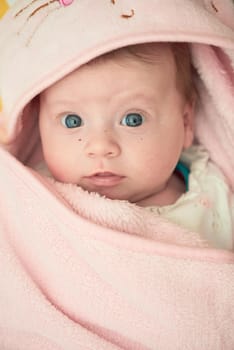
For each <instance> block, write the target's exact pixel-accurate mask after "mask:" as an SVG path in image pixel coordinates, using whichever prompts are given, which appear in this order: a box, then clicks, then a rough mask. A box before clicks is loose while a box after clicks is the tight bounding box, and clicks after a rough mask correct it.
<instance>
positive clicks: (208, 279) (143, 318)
mask: <svg viewBox="0 0 234 350" xmlns="http://www.w3.org/2000/svg"><path fill="white" fill-rule="evenodd" d="M233 28H234V5H233V2H232V0H214V1H206V0H204V1H203V0H193V1H192V0H176V1H174V0H173V1H172V0H164V1H162V0H146V1H142V0H134V1H133V0H115V1H109V0H96V1H93V0H74V2H73V3H72V4H71V5H69V6H62V5H61V4H60V3H59V1H53V0H51V1H43V0H34V1H32V0H20V1H18V2H17V4H16V5H15V6H13V7H12V9H11V10H10V11H9V13H8V14H7V15H6V16H5V17H4V19H3V20H2V21H1V22H0V139H1V142H2V147H1V148H0V174H1V181H0V194H1V195H0V349H1V350H16V349H17V350H18V349H19V350H37V349H38V350H39V349H40V350H41V349H43V350H44V349H45V350H50V349H53V350H77V349H87V350H88V349H89V350H90V349H95V350H98V349H102V350H103V349H108V350H112V349H134V350H138V349H139V350H141V349H157V350H158V349H159V350H177V349H178V350H184V349H192V350H221V349H222V350H233V349H234V331H233V329H234V326H233V325H234V301H233V299H234V253H233V252H229V251H225V250H216V249H213V248H212V247H211V246H209V243H208V242H205V241H203V240H202V238H201V237H199V236H198V235H197V234H196V233H194V232H188V231H186V230H183V229H182V228H179V227H177V226H175V225H173V224H171V223H169V222H167V221H165V220H163V219H161V218H156V217H154V216H153V215H152V214H151V213H147V212H145V211H144V210H143V209H141V208H138V207H136V206H135V205H133V204H129V203H127V202H124V201H123V202H120V201H112V200H108V199H105V198H102V197H99V196H98V195H95V194H89V193H87V192H85V191H83V190H82V189H79V188H77V187H74V186H72V185H66V184H59V183H55V182H54V181H53V180H49V181H48V180H46V179H45V178H44V177H42V176H41V175H38V174H37V173H36V172H35V171H33V170H31V169H30V167H31V166H33V164H35V163H36V162H37V161H38V160H40V159H41V152H40V140H39V137H38V128H37V108H36V107H37V103H36V100H35V99H34V97H35V96H36V95H37V94H38V93H40V91H42V90H43V89H44V88H46V87H47V86H49V85H50V84H52V83H53V82H55V81H57V80H58V79H59V78H61V77H63V76H64V75H65V74H67V73H69V72H71V71H72V70H73V69H75V68H77V67H78V66H80V65H81V64H82V63H85V62H87V61H88V60H90V59H92V58H94V57H96V56H97V55H99V54H101V53H104V52H107V51H110V50H112V49H115V48H118V47H121V46H124V45H128V44H133V43H142V42H151V41H187V42H190V43H191V45H190V47H191V52H192V58H193V64H194V66H195V67H196V69H197V71H198V73H199V76H198V78H197V88H198V91H199V96H200V104H199V106H198V108H197V111H196V120H197V127H196V138H197V140H198V141H199V142H201V143H203V144H204V145H205V147H206V148H207V149H208V150H209V152H210V154H211V157H212V160H213V161H214V162H215V163H216V164H217V165H218V166H219V167H220V168H221V169H222V170H223V172H224V174H225V175H226V177H227V179H228V182H229V184H230V188H232V189H233V188H234V177H233V169H234V156H233V154H234V72H233V69H234V32H233Z"/></svg>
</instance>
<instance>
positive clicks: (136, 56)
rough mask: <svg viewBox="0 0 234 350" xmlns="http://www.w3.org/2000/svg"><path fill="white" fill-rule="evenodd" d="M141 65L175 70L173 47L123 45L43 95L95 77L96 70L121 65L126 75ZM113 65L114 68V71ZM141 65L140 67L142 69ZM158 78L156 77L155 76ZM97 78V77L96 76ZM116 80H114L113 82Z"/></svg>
mask: <svg viewBox="0 0 234 350" xmlns="http://www.w3.org/2000/svg"><path fill="white" fill-rule="evenodd" d="M139 66H141V67H142V66H143V69H144V66H145V67H146V68H147V69H151V68H154V67H160V70H161V67H162V66H163V67H164V69H163V71H164V72H165V74H166V71H167V69H166V67H169V70H170V72H173V71H175V60H174V57H173V53H172V49H171V46H170V44H169V43H153V44H152V43H150V44H139V45H132V46H127V47H122V48H119V49H117V50H113V51H110V52H107V53H105V54H103V55H100V56H98V57H95V58H94V59H92V60H90V61H88V62H87V63H85V64H83V65H81V66H79V67H78V68H76V69H75V70H73V71H72V72H70V73H69V74H67V75H66V76H64V77H63V78H61V79H60V80H58V81H57V82H55V83H54V84H53V85H51V86H49V87H48V88H47V89H45V90H44V91H43V92H42V93H41V96H42V98H44V97H50V96H51V95H54V94H56V93H57V92H58V91H60V89H61V88H63V86H64V85H65V84H66V85H67V84H68V85H69V84H70V83H71V84H72V83H73V82H74V81H76V80H77V79H80V78H81V77H82V78H83V81H84V80H85V76H87V75H88V76H89V77H90V75H91V76H92V77H93V78H94V77H95V75H96V72H97V71H99V72H101V73H102V72H103V74H106V73H105V72H106V71H107V70H109V72H110V74H111V72H112V73H113V71H114V70H115V68H116V67H117V68H118V67H120V68H121V70H125V71H126V76H127V75H129V72H130V71H134V70H137V71H138V73H139ZM112 67H113V68H114V69H113V71H112ZM141 67H140V69H141ZM155 78H156V77H155ZM94 79H95V78H94ZM114 82H116V81H113V83H114Z"/></svg>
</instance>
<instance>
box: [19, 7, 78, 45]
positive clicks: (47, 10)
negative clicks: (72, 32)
mask: <svg viewBox="0 0 234 350" xmlns="http://www.w3.org/2000/svg"><path fill="white" fill-rule="evenodd" d="M73 2H74V0H47V1H44V2H42V1H41V0H32V1H31V2H30V3H28V4H27V5H26V6H24V7H23V8H21V9H20V10H19V11H18V12H17V13H16V14H15V15H14V17H15V18H17V17H19V16H21V15H23V14H26V19H25V22H24V24H23V26H22V27H21V28H20V29H19V31H18V33H17V34H18V35H20V34H22V33H23V30H24V28H25V26H26V25H27V23H28V22H29V21H30V20H31V19H32V18H33V17H34V16H35V15H39V14H40V16H39V18H38V21H37V22H35V23H36V24H35V27H34V29H33V31H32V33H31V34H30V36H29V37H28V39H27V42H26V46H29V44H30V43H31V40H32V38H33V36H34V35H35V33H36V32H37V30H38V29H39V27H40V26H41V24H42V23H43V22H44V21H45V20H46V19H47V18H48V16H49V15H50V14H51V13H53V12H54V11H58V10H60V9H62V8H63V7H66V6H69V5H71V4H72V3H73ZM30 9H31V11H30Z"/></svg>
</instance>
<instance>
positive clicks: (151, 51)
mask: <svg viewBox="0 0 234 350" xmlns="http://www.w3.org/2000/svg"><path fill="white" fill-rule="evenodd" d="M160 47H169V48H170V49H171V51H172V54H173V57H174V60H175V64H176V68H177V86H178V89H179V90H180V91H181V93H182V94H183V95H184V96H185V98H186V100H192V99H193V96H194V94H195V91H196V90H195V85H194V79H193V76H194V69H193V66H192V62H191V56H190V50H189V45H188V44H187V43H178V42H176V43H173V42H172V43H168V42H165V43H163V42H162V43H145V44H137V45H131V46H126V47H123V48H120V49H117V50H114V51H111V52H108V53H106V54H104V55H102V56H99V57H97V58H96V59H94V60H93V61H91V62H90V63H95V62H98V61H102V60H108V59H115V58H116V59H118V58H121V57H129V58H136V59H139V60H141V61H143V62H145V63H148V64H154V63H155V62H156V61H157V57H158V49H159V48H160Z"/></svg>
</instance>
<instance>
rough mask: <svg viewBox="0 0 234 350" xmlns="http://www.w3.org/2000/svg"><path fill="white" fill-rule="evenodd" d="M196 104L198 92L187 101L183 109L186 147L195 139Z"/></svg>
mask: <svg viewBox="0 0 234 350" xmlns="http://www.w3.org/2000/svg"><path fill="white" fill-rule="evenodd" d="M195 105H196V94H194V95H193V96H192V98H191V99H190V100H189V101H187V102H186V103H185V106H184V111H183V119H184V149H186V148H189V147H190V146H191V145H192V143H193V139H194V114H195Z"/></svg>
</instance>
